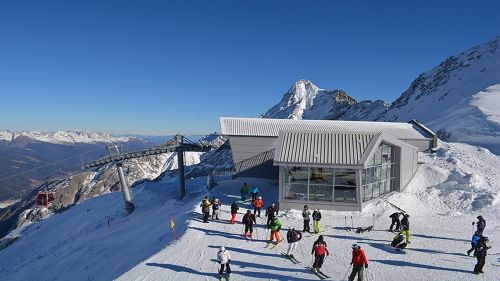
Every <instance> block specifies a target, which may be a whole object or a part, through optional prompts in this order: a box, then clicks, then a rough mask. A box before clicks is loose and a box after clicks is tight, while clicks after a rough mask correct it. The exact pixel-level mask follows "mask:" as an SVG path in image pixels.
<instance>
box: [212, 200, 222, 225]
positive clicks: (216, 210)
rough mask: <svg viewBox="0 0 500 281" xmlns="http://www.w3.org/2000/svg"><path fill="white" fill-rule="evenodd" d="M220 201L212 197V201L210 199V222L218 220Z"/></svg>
mask: <svg viewBox="0 0 500 281" xmlns="http://www.w3.org/2000/svg"><path fill="white" fill-rule="evenodd" d="M220 206H221V204H220V201H219V198H217V197H215V196H214V199H212V220H214V217H215V219H217V220H218V219H219V209H220Z"/></svg>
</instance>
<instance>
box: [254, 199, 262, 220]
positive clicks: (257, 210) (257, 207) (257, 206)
mask: <svg viewBox="0 0 500 281" xmlns="http://www.w3.org/2000/svg"><path fill="white" fill-rule="evenodd" d="M263 205H264V201H262V197H260V196H259V197H257V199H255V200H253V215H254V216H258V217H259V218H260V208H262V206H263ZM256 214H257V215H256Z"/></svg>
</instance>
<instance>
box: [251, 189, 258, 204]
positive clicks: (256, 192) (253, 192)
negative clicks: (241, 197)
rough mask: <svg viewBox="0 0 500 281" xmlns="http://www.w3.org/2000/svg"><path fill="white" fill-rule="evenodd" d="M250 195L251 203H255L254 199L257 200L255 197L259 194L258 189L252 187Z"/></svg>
mask: <svg viewBox="0 0 500 281" xmlns="http://www.w3.org/2000/svg"><path fill="white" fill-rule="evenodd" d="M250 194H252V202H253V201H255V199H257V195H258V194H259V188H258V187H257V186H255V185H253V186H252V189H251V190H250Z"/></svg>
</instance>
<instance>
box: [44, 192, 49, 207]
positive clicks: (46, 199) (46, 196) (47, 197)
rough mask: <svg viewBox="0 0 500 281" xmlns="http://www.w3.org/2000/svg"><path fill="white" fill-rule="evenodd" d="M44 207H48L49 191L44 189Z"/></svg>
mask: <svg viewBox="0 0 500 281" xmlns="http://www.w3.org/2000/svg"><path fill="white" fill-rule="evenodd" d="M45 207H46V208H47V209H48V208H49V192H48V191H45Z"/></svg>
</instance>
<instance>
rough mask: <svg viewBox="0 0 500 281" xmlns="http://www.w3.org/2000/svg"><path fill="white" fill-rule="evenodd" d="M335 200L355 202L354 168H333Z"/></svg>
mask: <svg viewBox="0 0 500 281" xmlns="http://www.w3.org/2000/svg"><path fill="white" fill-rule="evenodd" d="M334 201H335V202H356V170H351V169H335V187H334Z"/></svg>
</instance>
